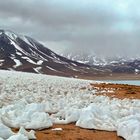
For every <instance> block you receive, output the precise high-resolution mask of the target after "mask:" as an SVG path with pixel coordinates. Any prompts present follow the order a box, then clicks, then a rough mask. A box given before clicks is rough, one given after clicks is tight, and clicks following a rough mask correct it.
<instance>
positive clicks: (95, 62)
mask: <svg viewBox="0 0 140 140" xmlns="http://www.w3.org/2000/svg"><path fill="white" fill-rule="evenodd" d="M61 55H62V56H64V57H66V58H68V59H71V60H73V61H77V62H80V63H83V64H87V65H90V66H93V67H94V68H95V67H96V68H100V69H108V70H110V71H111V72H112V73H139V72H140V58H124V57H120V56H117V57H114V58H103V57H100V58H99V57H97V56H96V55H95V54H84V53H81V54H73V53H64V54H61Z"/></svg>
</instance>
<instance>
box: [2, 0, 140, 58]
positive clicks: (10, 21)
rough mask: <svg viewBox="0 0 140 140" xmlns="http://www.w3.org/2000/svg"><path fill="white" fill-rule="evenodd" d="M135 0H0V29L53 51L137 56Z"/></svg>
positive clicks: (139, 29)
mask: <svg viewBox="0 0 140 140" xmlns="http://www.w3.org/2000/svg"><path fill="white" fill-rule="evenodd" d="M139 4H140V2H139V1H138V0H135V2H134V1H132V0H127V1H122V0H117V1H114V0H98V1H97V0H71V1H67V0H59V1H58V0H50V1H49V0H41V1H38V0H24V1H21V0H12V1H11V0H5V1H3V0H0V28H4V29H10V30H13V31H15V32H17V33H20V34H25V35H28V36H31V37H33V38H35V39H37V40H39V41H40V42H43V43H44V44H46V46H47V47H49V48H50V49H53V50H55V51H56V52H60V53H61V52H63V51H77V52H79V51H83V52H90V53H96V54H98V55H103V56H109V55H110V56H114V55H124V56H127V55H128V56H133V57H136V56H140V52H139V51H138V49H139V48H140V47H139V44H140V39H139V36H140V27H139V25H140V14H139V13H140V10H139Z"/></svg>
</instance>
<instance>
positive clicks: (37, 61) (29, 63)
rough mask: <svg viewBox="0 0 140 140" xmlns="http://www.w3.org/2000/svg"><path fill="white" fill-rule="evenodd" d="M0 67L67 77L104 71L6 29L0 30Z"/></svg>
mask: <svg viewBox="0 0 140 140" xmlns="http://www.w3.org/2000/svg"><path fill="white" fill-rule="evenodd" d="M0 69H6V70H15V71H24V72H34V73H42V74H50V75H59V76H69V77H79V76H82V75H84V76H91V75H97V74H103V73H104V72H102V70H99V69H96V68H94V67H92V66H89V65H87V64H83V63H79V62H76V61H73V60H70V59H68V58H65V57H63V56H60V55H58V54H56V53H55V52H53V51H51V50H50V49H48V48H47V47H45V46H44V45H42V44H41V43H39V42H38V41H36V40H34V39H32V38H30V37H28V36H23V35H18V34H16V33H14V32H11V31H7V30H0Z"/></svg>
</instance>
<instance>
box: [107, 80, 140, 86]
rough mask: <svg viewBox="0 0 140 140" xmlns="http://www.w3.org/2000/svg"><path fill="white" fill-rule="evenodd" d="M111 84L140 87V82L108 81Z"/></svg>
mask: <svg viewBox="0 0 140 140" xmlns="http://www.w3.org/2000/svg"><path fill="white" fill-rule="evenodd" d="M107 82H109V83H116V84H129V85H137V86H140V80H125V81H123V80H121V81H111V80H109V81H107Z"/></svg>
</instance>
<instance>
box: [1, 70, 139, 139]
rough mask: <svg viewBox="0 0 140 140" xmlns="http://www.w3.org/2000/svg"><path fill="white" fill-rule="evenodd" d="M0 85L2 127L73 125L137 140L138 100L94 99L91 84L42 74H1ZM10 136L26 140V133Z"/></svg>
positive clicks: (104, 97) (97, 97) (37, 127)
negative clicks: (115, 133)
mask: <svg viewBox="0 0 140 140" xmlns="http://www.w3.org/2000/svg"><path fill="white" fill-rule="evenodd" d="M0 83H1V84H0V90H1V95H0V106H1V108H0V116H1V123H2V124H3V125H5V126H8V127H15V128H20V127H23V128H28V129H43V128H48V127H51V126H52V125H53V124H55V123H57V124H68V123H72V122H74V123H75V124H76V126H79V127H82V128H88V129H98V130H107V131H117V134H118V136H122V137H123V138H125V139H126V140H139V139H140V100H136V99H123V100H120V99H110V98H109V97H106V96H96V91H95V90H94V89H92V87H91V86H90V83H92V81H88V80H80V79H73V78H64V77H57V76H48V75H41V74H38V75H37V74H31V73H30V74H29V73H20V72H8V71H0ZM85 87H86V88H85ZM107 91H108V90H107ZM7 130H8V129H7ZM9 133H10V132H9ZM0 137H1V136H0ZM12 137H16V138H15V139H18V137H21V138H23V140H24V139H29V136H28V135H27V134H26V136H24V135H23V134H20V135H19V134H16V135H14V136H12ZM1 138H3V137H1ZM10 138H11V137H10Z"/></svg>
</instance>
